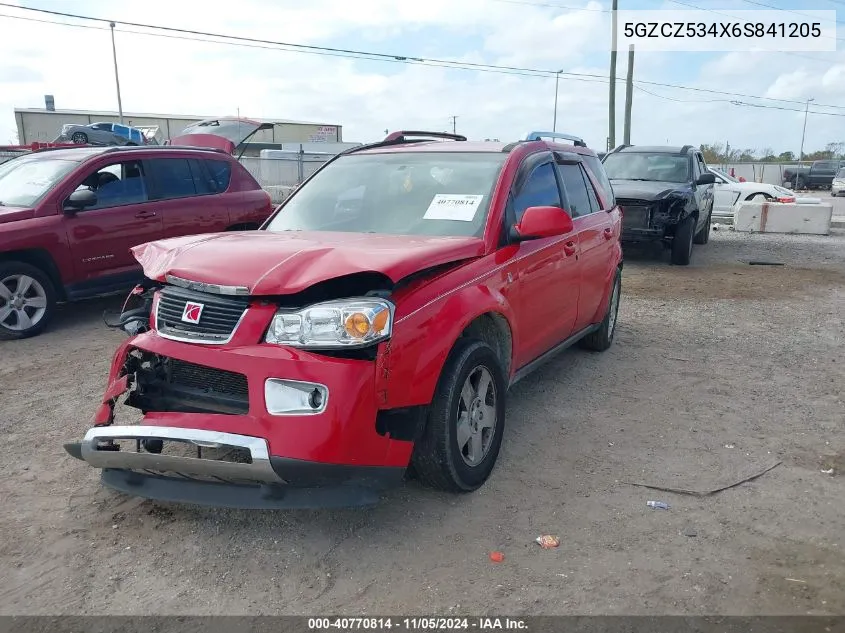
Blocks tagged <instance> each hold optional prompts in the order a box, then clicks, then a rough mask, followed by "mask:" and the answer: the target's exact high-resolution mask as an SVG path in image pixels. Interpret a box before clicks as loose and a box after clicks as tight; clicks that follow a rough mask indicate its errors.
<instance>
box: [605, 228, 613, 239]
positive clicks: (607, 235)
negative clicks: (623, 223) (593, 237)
mask: <svg viewBox="0 0 845 633" xmlns="http://www.w3.org/2000/svg"><path fill="white" fill-rule="evenodd" d="M612 237H613V229H611V228H607V229H605V230H604V239H606V240H609V239H610V238H612Z"/></svg>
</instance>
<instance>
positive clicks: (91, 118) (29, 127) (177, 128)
mask: <svg viewBox="0 0 845 633" xmlns="http://www.w3.org/2000/svg"><path fill="white" fill-rule="evenodd" d="M15 120H16V122H17V125H18V138H19V141H18V142H19V143H20V144H21V145H27V144H29V143H34V142H35V141H42V142H49V141H52V140H54V139H55V138H56V137H57V136H58V135H59V132H60V131H61V129H62V126H63V125H65V124H66V123H75V124H77V125H88V124H89V123H97V122H98V121H110V122H112V123H119V122H120V117H119V116H109V115H98V114H65V113H63V112H46V111H45V112H16V113H15ZM200 120H201V119H200V118H199V117H197V118H183V119H166V118H161V119H160V118H148V117H133V116H131V115H125V116H124V117H123V122H124V123H125V124H127V125H140V126H147V125H157V126H159V128H160V129H161V135H162V139H166V138H169V137H170V136H171V135H173V136H175V135H177V134H179V133H180V132H181V131H182V130H183V129H185V128H186V127H188V126H189V125H191V124H192V123H195V122H197V121H200Z"/></svg>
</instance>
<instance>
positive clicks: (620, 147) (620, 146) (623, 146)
mask: <svg viewBox="0 0 845 633" xmlns="http://www.w3.org/2000/svg"><path fill="white" fill-rule="evenodd" d="M628 147H633V145H631V144H630V143H622V145H617V146H616V147H614V148H613V149H612V150H610V151H609V152H608V154H613V153H614V152H620V151H622V150H623V149H626V148H628Z"/></svg>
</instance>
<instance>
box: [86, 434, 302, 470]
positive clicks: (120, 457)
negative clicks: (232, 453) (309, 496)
mask: <svg viewBox="0 0 845 633" xmlns="http://www.w3.org/2000/svg"><path fill="white" fill-rule="evenodd" d="M118 439H121V440H143V439H161V440H177V441H182V442H190V443H195V444H196V445H198V446H203V445H205V446H215V445H225V446H234V447H237V448H243V449H247V450H249V453H250V456H251V458H252V463H251V464H240V463H236V462H225V461H220V460H214V459H202V458H199V457H182V456H179V455H161V454H156V453H146V452H141V453H136V452H129V451H101V450H97V442H99V441H101V440H118ZM81 452H82V459H84V460H85V461H86V462H88V464H90V465H91V466H93V467H94V468H117V469H124V470H153V471H158V472H173V473H179V474H183V475H195V476H205V477H216V478H220V479H223V480H227V481H228V480H244V481H256V482H262V483H276V484H281V483H285V482H284V481H283V480H282V479H281V478H280V477H279V476H278V475H277V474H276V472H275V471H274V470H273V467H272V466H271V465H270V453H269V451H268V448H267V441H266V440H263V439H261V438H257V437H250V436H248V435H235V434H233V433H221V432H218V431H204V430H200V429H183V428H179V427H169V426H95V427H93V428H91V429H89V430H88V432H87V433H85V437H84V438H83V440H82V447H81Z"/></svg>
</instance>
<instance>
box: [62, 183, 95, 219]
mask: <svg viewBox="0 0 845 633" xmlns="http://www.w3.org/2000/svg"><path fill="white" fill-rule="evenodd" d="M95 204H97V194H96V193H94V192H93V191H91V190H90V189H80V190H79V191H74V192H73V193H72V194H70V195H69V196H68V198H67V200H65V204H64V211H65V213H76V212H77V211H82V209H84V208H85V207H93V206H94V205H95Z"/></svg>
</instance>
